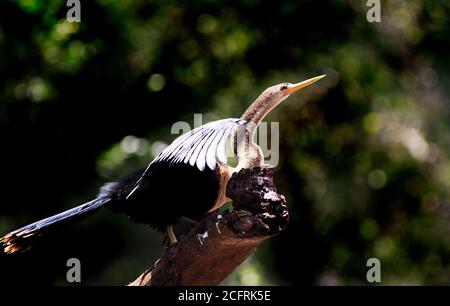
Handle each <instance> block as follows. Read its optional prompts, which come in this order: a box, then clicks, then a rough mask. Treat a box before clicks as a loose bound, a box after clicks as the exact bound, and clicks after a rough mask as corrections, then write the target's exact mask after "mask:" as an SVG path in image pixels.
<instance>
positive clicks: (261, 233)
mask: <svg viewBox="0 0 450 306" xmlns="http://www.w3.org/2000/svg"><path fill="white" fill-rule="evenodd" d="M226 194H227V196H228V197H229V198H230V199H232V200H233V210H232V211H231V212H229V211H227V212H224V213H223V214H219V213H213V214H210V215H208V216H206V217H205V218H203V219H202V220H201V221H200V222H199V224H197V225H196V226H195V227H194V228H193V229H192V230H190V231H189V232H188V233H187V234H186V235H185V236H184V237H182V238H181V239H180V241H179V242H178V243H177V244H175V245H173V246H171V247H169V248H168V249H167V251H166V253H165V254H164V255H163V256H162V257H161V258H160V259H159V260H158V261H157V262H155V264H153V266H152V267H150V268H149V269H148V270H147V271H146V272H144V273H143V274H142V275H141V276H139V277H138V278H137V279H136V280H135V281H134V282H132V283H131V284H130V285H132V286H145V285H147V286H148V285H152V286H158V285H166V286H167V285H182V286H198V285H218V284H220V283H221V282H222V281H223V280H224V279H225V278H226V277H227V276H228V275H229V274H230V273H231V272H233V270H234V269H235V268H237V267H238V266H239V265H240V264H241V263H242V262H243V261H244V260H245V259H246V258H247V257H248V256H249V255H251V254H252V253H253V252H254V251H255V250H256V248H257V247H258V245H259V244H260V243H261V242H262V241H264V240H265V239H267V238H269V237H270V236H273V235H276V234H278V233H279V232H280V231H282V230H283V229H284V228H285V227H286V226H287V224H288V219H289V215H288V210H287V206H286V200H285V198H284V197H283V196H282V195H280V194H278V193H277V190H276V187H275V184H274V183H273V168H260V167H257V168H253V169H242V170H241V171H239V172H238V173H235V174H233V176H232V177H231V179H230V181H229V182H228V185H227V191H226Z"/></svg>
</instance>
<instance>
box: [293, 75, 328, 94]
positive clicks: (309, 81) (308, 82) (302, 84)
mask: <svg viewBox="0 0 450 306" xmlns="http://www.w3.org/2000/svg"><path fill="white" fill-rule="evenodd" d="M324 77H325V74H323V75H319V76H316V77H313V78H310V79H307V80H306V81H302V82H300V83H297V84H292V85H291V86H290V87H289V88H288V89H287V92H288V93H289V94H291V93H293V92H296V91H297V90H300V89H302V88H305V87H308V86H309V85H311V84H313V83H315V82H317V81H318V80H320V79H322V78H324Z"/></svg>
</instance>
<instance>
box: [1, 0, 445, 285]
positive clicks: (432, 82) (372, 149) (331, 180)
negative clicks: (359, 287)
mask: <svg viewBox="0 0 450 306" xmlns="http://www.w3.org/2000/svg"><path fill="white" fill-rule="evenodd" d="M65 2H66V1H62V0H6V1H2V3H1V4H0V136H1V138H0V139H1V149H0V164H1V165H0V169H1V170H0V171H1V176H2V183H1V197H0V234H4V233H6V232H8V231H10V230H12V229H15V228H16V227H19V226H22V225H24V224H26V223H29V222H32V221H35V220H37V219H39V218H42V217H46V216H48V215H50V214H53V213H56V212H59V211H61V210H63V209H67V208H70V207H72V206H74V205H76V204H79V203H82V202H84V201H87V200H89V199H91V198H92V197H94V196H95V195H96V192H97V188H98V187H99V186H101V185H102V184H103V183H104V182H107V181H111V180H114V179H115V178H118V177H119V176H121V175H123V174H125V173H127V172H130V171H132V170H135V169H137V168H139V167H142V166H145V165H146V164H147V163H148V162H149V161H150V160H151V159H152V158H153V157H154V156H155V154H156V153H157V152H158V150H160V149H161V147H163V145H164V144H167V143H169V142H170V141H171V140H172V139H173V138H174V137H175V136H174V135H171V133H170V127H171V125H172V124H173V123H174V122H176V121H179V120H184V121H187V122H189V123H193V113H202V114H204V119H206V120H213V119H216V118H225V117H236V116H240V114H241V113H242V111H243V110H244V109H245V108H246V107H247V106H248V104H249V103H250V102H252V101H253V99H255V98H256V97H257V95H259V93H260V92H261V91H262V90H263V89H265V88H266V87H268V86H271V85H273V84H276V83H280V82H283V81H290V82H295V81H301V80H303V79H306V78H308V77H312V76H315V75H318V74H324V73H325V74H327V78H326V79H324V80H323V81H321V83H320V84H319V85H315V86H313V87H312V88H309V89H306V90H304V91H303V92H302V93H299V94H296V95H295V96H292V97H290V98H289V100H287V101H286V103H283V105H282V106H281V107H279V108H278V109H276V111H275V112H274V113H272V114H271V115H270V116H269V118H267V120H268V121H279V122H280V164H279V165H278V167H277V174H276V181H277V184H278V186H279V189H280V192H281V193H283V194H284V195H285V196H286V197H287V199H288V204H289V207H290V214H291V223H290V225H289V227H288V229H287V230H286V232H284V233H283V234H282V235H279V236H277V237H275V238H273V239H270V241H267V242H265V243H264V244H263V246H262V247H261V248H260V249H258V250H257V252H256V253H255V254H254V255H253V256H252V257H251V258H249V259H248V260H247V261H246V262H245V263H244V264H243V265H241V266H240V267H239V269H237V270H236V271H235V273H234V274H233V275H231V276H230V277H229V278H228V279H227V280H226V281H225V282H224V284H243V285H259V284H265V285H280V284H287V285H289V284H307V285H309V284H320V285H334V284H367V283H366V277H365V276H366V272H367V269H368V268H367V267H366V261H367V259H368V258H371V257H377V258H379V259H380V261H381V265H382V284H448V283H450V222H449V219H450V202H449V187H450V137H449V135H450V121H449V120H450V102H449V98H448V93H449V90H450V67H449V66H450V61H449V60H448V54H450V40H449V37H450V19H449V17H448V16H449V13H450V2H448V1H438V0H435V1H432V0H416V1H401V0H389V1H382V7H381V8H382V10H381V18H382V20H381V22H380V23H368V22H367V20H366V12H367V10H368V7H366V1H361V0H347V1H341V0H339V1H338V0H330V1H313V0H309V1H295V0H286V1H262V0H240V1H218V0H202V1H174V0H160V1H156V0H155V1H146V0H127V1H113V0H96V1H86V0H84V1H81V23H69V22H67V21H66V19H65V17H66V12H67V10H68V8H67V7H66V5H65ZM149 205H151V203H149ZM160 242H161V238H160V237H159V235H158V234H156V233H155V232H154V231H152V230H151V229H149V228H147V227H146V226H144V225H139V224H132V223H130V222H128V220H127V218H126V217H125V216H121V215H116V214H114V213H112V212H110V211H108V210H102V211H101V212H100V213H98V214H96V215H94V216H92V217H90V218H88V219H86V220H85V221H84V222H80V223H76V224H73V225H70V226H67V227H65V228H64V229H63V230H62V231H60V232H56V233H53V234H52V235H49V236H48V237H44V238H42V239H41V240H40V243H39V244H38V245H37V246H36V247H35V248H34V250H33V251H32V252H29V253H26V254H23V255H18V256H7V255H4V254H1V255H0V283H4V284H19V283H21V282H22V281H23V279H24V278H28V279H29V278H32V279H34V281H33V283H34V284H39V285H41V284H42V285H49V284H58V285H67V282H66V280H65V279H66V278H65V277H66V271H67V267H66V260H67V259H68V258H70V257H77V258H79V259H80V260H81V264H82V285H98V284H102V285H109V284H117V285H120V284H126V283H128V282H129V281H131V280H133V279H134V278H135V277H136V276H137V275H139V274H140V273H141V272H143V271H144V269H145V268H146V267H148V266H149V265H150V264H151V263H152V262H153V261H154V260H155V259H156V258H157V257H158V256H159V255H160V254H161V252H162V251H163V247H162V246H161V244H160Z"/></svg>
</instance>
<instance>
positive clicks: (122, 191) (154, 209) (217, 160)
mask: <svg viewBox="0 0 450 306" xmlns="http://www.w3.org/2000/svg"><path fill="white" fill-rule="evenodd" d="M320 78H322V76H320V77H316V78H312V79H309V80H307V81H304V82H301V83H298V84H290V83H283V84H279V85H275V86H273V87H270V88H268V89H267V90H266V91H264V92H263V93H262V94H261V95H260V97H258V99H256V101H255V102H254V103H253V104H252V105H251V106H250V107H249V108H248V109H247V111H246V112H245V113H244V115H243V116H242V117H241V118H239V119H238V118H230V119H223V120H218V121H214V122H210V123H207V124H205V125H202V126H200V127H198V128H196V129H194V130H192V131H190V132H188V133H186V134H184V135H182V136H180V137H178V138H177V139H175V140H174V141H173V142H172V143H171V144H170V145H169V146H168V147H167V148H165V149H164V150H163V151H162V152H160V153H159V154H158V155H157V156H156V157H155V159H154V160H153V161H152V162H151V163H150V164H149V165H148V166H147V167H146V168H145V169H142V170H140V171H137V172H135V173H133V174H131V175H129V176H126V177H124V178H122V179H120V180H118V181H115V182H110V183H107V184H105V185H104V186H103V187H102V188H101V189H100V192H99V194H98V196H97V198H96V199H94V200H92V201H90V202H87V203H85V204H82V205H80V206H77V207H75V208H72V209H70V210H68V211H65V212H62V213H60V214H57V215H55V216H51V217H48V218H45V219H43V220H40V221H38V222H35V223H32V224H29V225H26V226H24V227H22V228H19V229H17V230H15V231H13V232H11V233H8V234H6V235H5V236H4V237H3V238H1V239H0V242H2V243H3V244H4V246H5V252H8V253H13V252H20V251H24V250H27V249H29V248H30V247H31V242H33V239H31V238H34V237H36V236H39V235H41V234H43V233H45V232H46V231H47V230H50V229H52V228H54V225H57V224H62V223H65V222H68V221H71V220H74V219H77V218H80V217H82V216H85V215H87V214H89V213H91V212H93V211H95V210H97V209H99V208H100V207H103V206H107V207H110V208H112V209H113V210H115V211H118V212H122V213H125V214H127V215H128V216H129V217H130V218H131V219H133V220H134V221H137V222H142V223H145V224H148V225H151V226H152V227H155V228H157V229H160V230H163V229H164V228H166V227H168V229H169V230H168V235H169V240H170V241H171V242H175V241H176V239H175V237H174V235H173V232H172V230H171V226H172V225H174V224H175V223H176V222H177V221H178V220H179V218H181V217H186V218H191V219H195V218H198V217H201V216H202V215H204V214H207V213H209V212H211V211H213V210H215V209H217V208H219V207H220V206H222V205H223V204H224V203H226V202H227V201H228V200H229V199H228V198H227V197H226V195H225V189H226V184H227V182H228V180H229V178H230V176H231V175H232V173H233V172H236V171H239V170H240V169H242V168H249V167H255V166H260V165H261V164H262V163H263V161H264V159H263V155H262V151H261V149H260V148H259V147H258V146H257V145H256V144H255V143H254V142H253V135H254V132H255V129H256V127H257V126H258V124H259V123H260V122H261V120H262V119H263V118H264V116H265V115H266V114H267V113H268V112H269V111H270V110H271V109H272V108H273V107H275V106H276V105H277V104H278V103H280V102H281V101H283V100H284V99H285V98H287V97H288V96H289V94H291V93H292V92H294V91H296V90H298V89H301V88H303V87H306V86H308V85H310V84H312V83H314V82H316V81H317V80H319V79H320ZM230 137H231V139H232V140H233V144H234V149H235V153H236V155H237V157H238V160H239V162H238V165H237V166H236V167H235V168H232V167H230V166H228V165H227V156H226V150H225V147H226V141H227V140H228V139H229V138H230Z"/></svg>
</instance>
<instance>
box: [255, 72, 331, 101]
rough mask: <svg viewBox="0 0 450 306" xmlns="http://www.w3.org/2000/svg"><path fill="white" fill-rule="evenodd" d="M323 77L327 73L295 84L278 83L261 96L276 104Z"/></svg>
mask: <svg viewBox="0 0 450 306" xmlns="http://www.w3.org/2000/svg"><path fill="white" fill-rule="evenodd" d="M323 77H325V75H319V76H316V77H314V78H310V79H308V80H306V81H302V82H300V83H295V84H292V83H287V82H285V83H281V84H277V85H274V86H272V87H269V88H267V89H266V90H264V92H263V93H262V94H261V96H260V97H261V98H263V99H264V100H266V101H268V102H270V104H272V103H274V104H275V105H276V104H278V103H280V102H281V101H283V100H284V99H286V98H287V97H289V95H291V94H292V93H294V92H296V91H298V90H300V89H302V88H305V87H307V86H309V85H311V84H313V83H315V82H317V81H319V80H320V79H322V78H323Z"/></svg>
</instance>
